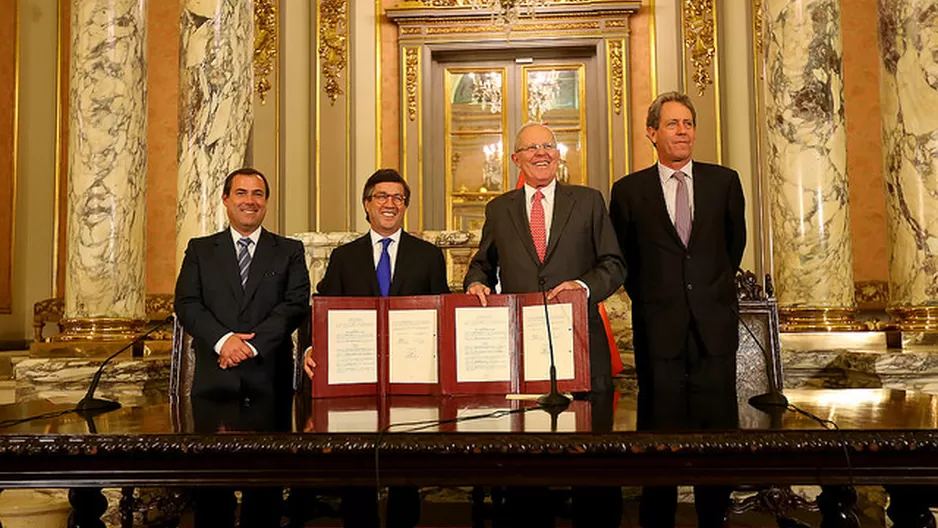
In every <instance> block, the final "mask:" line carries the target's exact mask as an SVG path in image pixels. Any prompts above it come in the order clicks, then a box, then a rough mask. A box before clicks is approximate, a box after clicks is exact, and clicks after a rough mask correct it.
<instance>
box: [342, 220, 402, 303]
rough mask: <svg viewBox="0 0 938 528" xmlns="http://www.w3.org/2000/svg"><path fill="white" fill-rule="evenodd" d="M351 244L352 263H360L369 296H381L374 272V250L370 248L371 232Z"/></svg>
mask: <svg viewBox="0 0 938 528" xmlns="http://www.w3.org/2000/svg"><path fill="white" fill-rule="evenodd" d="M352 244H355V252H354V253H355V255H354V257H353V258H352V262H355V263H359V262H360V263H361V264H360V266H361V268H360V270H361V271H360V273H361V276H362V280H364V281H365V284H366V285H367V286H368V290H369V291H370V292H371V296H372V297H378V296H379V295H381V289H380V288H379V287H378V275H377V273H376V272H375V264H376V263H375V253H374V248H373V247H372V246H371V232H368V233H365V236H363V237H361V238H359V239H358V240H356V241H354V242H352ZM399 249H400V248H398V250H399ZM398 257H400V255H398Z"/></svg>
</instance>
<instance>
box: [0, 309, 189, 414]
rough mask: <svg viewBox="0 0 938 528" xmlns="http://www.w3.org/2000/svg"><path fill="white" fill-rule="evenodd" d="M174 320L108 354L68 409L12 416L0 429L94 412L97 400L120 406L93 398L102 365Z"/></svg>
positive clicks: (117, 405)
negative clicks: (79, 398) (84, 391)
mask: <svg viewBox="0 0 938 528" xmlns="http://www.w3.org/2000/svg"><path fill="white" fill-rule="evenodd" d="M174 320H175V318H174V316H172V315H171V316H169V317H167V318H166V319H164V320H162V321H160V322H158V323H156V324H154V325H153V327H152V328H150V329H149V330H147V331H146V332H144V333H142V334H140V335H139V336H137V337H135V338H133V339H132V340H131V341H130V343H127V344H126V345H124V346H122V347H121V348H120V349H118V350H117V352H114V353H113V354H111V355H110V356H108V357H107V359H105V360H104V361H103V362H101V365H99V366H98V370H96V371H95V373H94V376H93V377H92V380H91V383H90V384H89V386H88V391H87V392H86V393H85V396H84V397H83V398H82V399H81V400H79V402H78V403H77V404H76V405H75V407H72V408H70V409H63V410H58V411H51V412H46V413H42V414H35V415H32V416H27V417H25V418H13V419H9V420H4V421H2V422H0V429H5V428H7V427H13V426H15V425H20V424H23V423H27V422H32V421H35V420H48V419H51V418H58V417H59V416H64V415H67V414H71V413H76V414H80V413H94V412H95V411H100V409H97V408H95V407H94V406H93V404H95V403H98V402H104V403H105V404H111V405H116V407H113V406H112V407H109V408H107V409H106V410H113V409H118V408H120V404H119V403H117V402H108V401H106V400H95V398H94V392H95V390H96V389H97V388H98V383H99V382H100V381H101V374H102V372H103V371H104V367H105V366H107V364H108V363H110V361H111V360H112V359H114V358H115V357H117V356H118V355H120V353H121V352H124V351H125V350H127V349H128V348H130V347H132V346H134V345H136V344H137V343H139V342H141V341H143V339H144V338H146V337H147V336H149V335H150V334H152V333H153V332H155V331H157V330H158V329H160V328H162V327H163V326H165V325H167V324H169V323H171V322H173V321H174ZM82 402H85V405H84V406H83V405H82Z"/></svg>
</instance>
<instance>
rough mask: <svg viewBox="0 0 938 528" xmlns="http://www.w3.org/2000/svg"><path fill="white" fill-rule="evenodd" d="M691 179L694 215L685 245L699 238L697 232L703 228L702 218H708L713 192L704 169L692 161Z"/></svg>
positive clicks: (690, 244) (688, 245) (689, 244)
mask: <svg viewBox="0 0 938 528" xmlns="http://www.w3.org/2000/svg"><path fill="white" fill-rule="evenodd" d="M691 172H692V175H691V180H692V183H693V185H694V215H693V218H694V220H693V222H692V223H691V229H690V240H688V241H687V247H691V246H692V245H693V244H694V240H696V239H697V238H699V237H698V236H697V233H698V232H699V231H702V230H703V227H704V222H703V219H705V218H708V215H709V214H710V206H711V205H712V204H713V203H714V201H713V198H712V197H711V196H710V193H711V192H713V186H711V185H707V183H706V179H707V176H706V170H705V169H704V167H703V166H702V165H700V164H698V163H694V168H693V170H692V171H691Z"/></svg>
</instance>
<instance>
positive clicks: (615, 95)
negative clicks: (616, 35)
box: [608, 40, 625, 115]
mask: <svg viewBox="0 0 938 528" xmlns="http://www.w3.org/2000/svg"><path fill="white" fill-rule="evenodd" d="M608 44H609V69H610V72H609V75H610V76H611V77H612V107H613V109H614V110H615V112H616V115H618V114H621V113H622V87H623V86H624V84H625V79H624V76H623V71H624V70H623V67H622V48H623V42H622V41H621V40H610V41H608Z"/></svg>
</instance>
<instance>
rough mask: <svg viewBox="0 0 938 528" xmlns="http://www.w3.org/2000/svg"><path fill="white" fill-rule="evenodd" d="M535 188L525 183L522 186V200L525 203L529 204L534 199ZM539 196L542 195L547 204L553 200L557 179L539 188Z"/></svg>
mask: <svg viewBox="0 0 938 528" xmlns="http://www.w3.org/2000/svg"><path fill="white" fill-rule="evenodd" d="M537 189H538V188H536V187H532V186H530V185H528V184H527V183H525V184H524V200H525V203H531V200H533V199H534V193H535V192H537ZM540 189H541V194H543V195H544V199H545V200H547V201H548V202H549V201H551V200H553V199H554V191H556V190H557V178H554V179H553V180H551V182H550V183H548V184H547V185H545V186H543V187H540Z"/></svg>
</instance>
